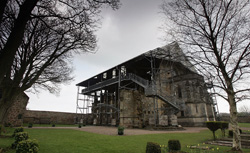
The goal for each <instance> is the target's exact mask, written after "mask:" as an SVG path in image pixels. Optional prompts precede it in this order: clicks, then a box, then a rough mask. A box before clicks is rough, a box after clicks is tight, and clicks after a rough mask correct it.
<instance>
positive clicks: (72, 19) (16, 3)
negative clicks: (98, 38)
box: [0, 0, 119, 83]
mask: <svg viewBox="0 0 250 153" xmlns="http://www.w3.org/2000/svg"><path fill="white" fill-rule="evenodd" d="M0 4H1V5H0V34H1V37H0V70H1V71H0V83H1V82H2V80H3V78H4V77H5V75H6V73H7V72H8V71H10V69H11V66H12V63H13V60H14V57H15V53H16V51H17V49H18V47H19V46H20V44H21V42H22V39H23V35H24V32H25V29H26V24H27V22H28V21H31V20H33V19H35V18H39V19H40V20H42V21H44V23H45V24H47V23H46V22H47V21H49V22H53V23H54V25H53V29H54V30H67V29H68V28H71V27H74V26H78V27H79V26H82V27H83V28H84V27H88V29H89V31H85V32H86V33H88V32H90V33H91V32H93V30H94V27H95V26H96V25H95V23H96V22H97V15H98V14H99V13H100V9H101V7H102V6H103V5H105V4H106V5H109V6H111V7H112V8H113V9H117V8H118V7H119V0H85V1H82V0H53V1H51V0H1V2H0ZM47 19H50V20H47ZM48 25H50V24H48ZM55 25H57V26H55ZM49 28H52V27H49ZM63 28H66V29H63Z"/></svg>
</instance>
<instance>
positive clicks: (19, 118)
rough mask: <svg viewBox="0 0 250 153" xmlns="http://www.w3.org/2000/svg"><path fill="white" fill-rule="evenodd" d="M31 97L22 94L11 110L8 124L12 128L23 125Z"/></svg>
mask: <svg viewBox="0 0 250 153" xmlns="http://www.w3.org/2000/svg"><path fill="white" fill-rule="evenodd" d="M28 100H29V97H28V96H27V95H26V94H25V93H22V94H20V95H19V96H18V97H17V99H16V101H15V102H14V104H13V106H12V107H11V108H10V109H9V112H8V116H7V120H6V123H7V124H10V125H11V126H21V125H22V123H23V114H24V112H25V110H26V106H27V104H28Z"/></svg>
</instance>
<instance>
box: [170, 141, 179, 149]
mask: <svg viewBox="0 0 250 153" xmlns="http://www.w3.org/2000/svg"><path fill="white" fill-rule="evenodd" d="M168 148H169V151H179V150H181V143H180V141H179V140H169V141H168Z"/></svg>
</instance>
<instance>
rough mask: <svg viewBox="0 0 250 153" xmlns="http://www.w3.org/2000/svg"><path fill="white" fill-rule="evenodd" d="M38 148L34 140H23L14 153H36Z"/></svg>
mask: <svg viewBox="0 0 250 153" xmlns="http://www.w3.org/2000/svg"><path fill="white" fill-rule="evenodd" d="M38 150H39V146H38V143H37V141H36V140H30V139H28V140H23V141H21V142H19V143H18V144H17V148H16V153H37V152H38Z"/></svg>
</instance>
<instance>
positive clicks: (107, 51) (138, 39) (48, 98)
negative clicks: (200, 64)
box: [27, 0, 229, 112]
mask: <svg viewBox="0 0 250 153" xmlns="http://www.w3.org/2000/svg"><path fill="white" fill-rule="evenodd" d="M121 2H122V7H121V8H120V9H119V10H117V11H113V10H111V9H105V10H104V11H103V12H102V14H101V15H102V17H103V19H102V26H101V28H100V29H99V30H98V32H97V37H98V51H97V52H96V53H95V54H84V55H81V56H80V55H77V56H76V57H75V58H74V62H73V64H74V69H75V71H74V76H75V80H74V81H72V82H71V83H70V84H69V85H62V86H61V89H62V90H61V92H60V95H57V96H56V95H53V94H50V93H48V92H47V91H41V93H39V94H38V95H37V94H32V93H27V94H28V96H29V97H30V99H29V104H28V106H27V108H28V109H29V110H44V111H60V112H76V99H77V87H76V86H75V85H76V84H77V83H79V82H81V81H83V80H85V79H88V78H89V77H92V76H94V75H96V74H98V73H100V72H102V71H104V70H106V69H108V68H111V67H113V66H115V65H118V64H120V63H122V62H124V61H126V60H128V59H130V58H133V57H135V56H137V55H139V54H141V53H144V52H146V51H149V50H152V49H155V48H157V47H161V46H164V45H166V44H167V42H164V41H163V39H162V37H164V33H163V32H162V31H161V30H160V29H159V27H160V26H161V25H162V24H163V22H162V17H161V15H160V13H159V12H160V10H159V5H160V4H161V0H121ZM218 104H219V110H220V112H229V107H228V104H227V102H218Z"/></svg>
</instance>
